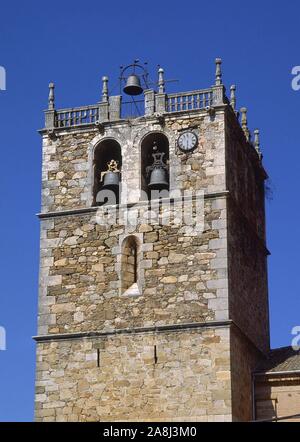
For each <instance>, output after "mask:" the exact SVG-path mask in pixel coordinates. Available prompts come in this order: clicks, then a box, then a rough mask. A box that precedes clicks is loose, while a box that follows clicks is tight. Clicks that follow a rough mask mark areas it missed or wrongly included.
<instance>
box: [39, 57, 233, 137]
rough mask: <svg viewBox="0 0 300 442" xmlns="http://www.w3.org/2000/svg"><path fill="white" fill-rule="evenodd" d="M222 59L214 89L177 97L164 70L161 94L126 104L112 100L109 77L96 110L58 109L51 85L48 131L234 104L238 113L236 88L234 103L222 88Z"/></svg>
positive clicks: (160, 74)
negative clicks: (167, 87) (167, 83)
mask: <svg viewBox="0 0 300 442" xmlns="http://www.w3.org/2000/svg"><path fill="white" fill-rule="evenodd" d="M221 63H222V60H221V59H220V58H216V60H215V64H216V71H215V83H214V85H213V86H212V87H211V88H208V89H200V90H195V91H190V92H181V93H176V94H166V93H165V80H164V70H163V69H162V68H161V67H160V68H159V70H158V83H157V85H158V91H157V92H156V91H154V90H152V89H148V90H144V98H143V99H142V100H135V101H133V100H132V101H128V102H123V103H122V96H121V95H115V96H109V93H108V77H106V76H104V77H102V96H101V101H100V102H99V103H98V104H95V105H93V106H84V107H78V108H71V109H59V110H56V109H55V105H54V83H50V84H49V98H48V110H47V111H46V116H45V117H46V118H45V119H46V121H45V127H46V129H48V130H50V131H51V130H52V129H53V130H54V129H60V128H70V127H79V126H86V125H93V124H95V125H101V124H102V123H105V122H109V121H117V120H120V119H125V118H126V119H128V118H137V117H142V116H147V117H148V116H150V117H151V115H162V114H170V113H174V112H190V111H195V110H199V109H206V110H208V111H209V112H211V111H213V108H214V107H215V106H219V105H224V104H225V105H226V104H230V105H231V107H232V108H233V110H234V111H235V101H236V100H235V86H232V87H231V88H230V101H229V100H228V99H227V97H226V96H225V87H224V85H223V84H222V72H221Z"/></svg>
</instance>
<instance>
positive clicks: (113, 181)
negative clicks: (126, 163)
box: [103, 171, 120, 190]
mask: <svg viewBox="0 0 300 442" xmlns="http://www.w3.org/2000/svg"><path fill="white" fill-rule="evenodd" d="M119 182H120V172H112V171H108V172H106V174H105V175H104V180H103V188H105V189H112V190H113V189H116V188H117V187H119Z"/></svg>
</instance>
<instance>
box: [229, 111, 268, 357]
mask: <svg viewBox="0 0 300 442" xmlns="http://www.w3.org/2000/svg"><path fill="white" fill-rule="evenodd" d="M226 164H227V166H226V182H227V187H228V190H229V191H230V197H229V198H228V202H227V217H228V218H227V223H228V272H229V273H228V275H229V293H230V296H229V311H230V318H231V319H233V320H234V321H235V322H236V324H237V325H238V326H239V327H240V328H241V330H243V332H244V333H245V334H246V335H247V336H248V337H249V338H250V339H251V340H252V342H253V343H254V344H255V345H256V346H257V347H258V348H259V349H260V350H262V351H268V349H269V314H268V310H269V309H268V283H267V255H268V251H267V249H266V245H265V214H264V176H265V175H264V171H263V169H262V167H261V165H260V163H259V160H258V156H257V154H256V152H255V150H254V148H253V147H252V146H250V145H249V144H248V143H247V142H246V139H245V137H244V135H243V132H242V130H241V128H240V126H239V125H238V123H237V120H236V118H235V116H232V112H231V113H229V114H228V116H227V119H226Z"/></svg>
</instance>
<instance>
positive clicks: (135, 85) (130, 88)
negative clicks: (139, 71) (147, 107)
mask: <svg viewBox="0 0 300 442" xmlns="http://www.w3.org/2000/svg"><path fill="white" fill-rule="evenodd" d="M123 92H124V93H125V94H127V95H140V94H141V93H142V92H143V88H142V86H141V82H140V79H139V77H138V76H137V75H135V74H131V75H129V77H128V78H127V81H126V86H125V87H124V89H123Z"/></svg>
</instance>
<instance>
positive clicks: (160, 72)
mask: <svg viewBox="0 0 300 442" xmlns="http://www.w3.org/2000/svg"><path fill="white" fill-rule="evenodd" d="M158 93H159V94H164V93H165V79H164V70H163V68H159V69H158Z"/></svg>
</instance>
